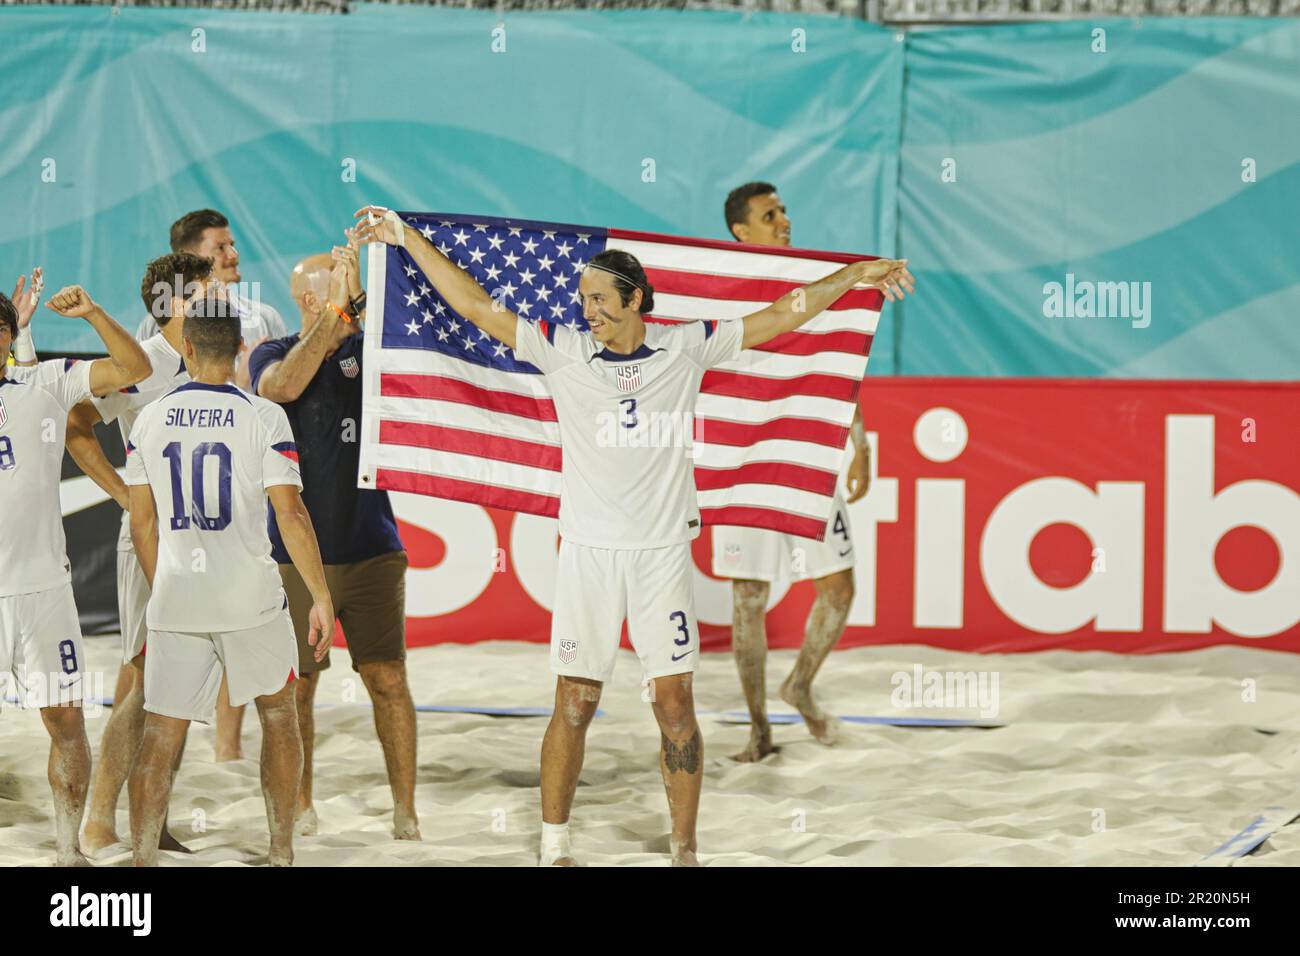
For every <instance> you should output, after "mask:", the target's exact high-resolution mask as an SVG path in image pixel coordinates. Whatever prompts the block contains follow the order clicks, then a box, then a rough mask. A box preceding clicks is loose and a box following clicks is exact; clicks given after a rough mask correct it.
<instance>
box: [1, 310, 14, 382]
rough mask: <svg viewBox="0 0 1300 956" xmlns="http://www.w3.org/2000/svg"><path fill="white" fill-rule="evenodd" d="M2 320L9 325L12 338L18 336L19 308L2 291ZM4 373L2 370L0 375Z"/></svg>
mask: <svg viewBox="0 0 1300 956" xmlns="http://www.w3.org/2000/svg"><path fill="white" fill-rule="evenodd" d="M0 322H2V323H4V324H5V325H7V326H9V336H10V339H11V340H12V339H16V338H18V309H17V308H16V307H15V306H14V304H13V301H12V300H11V299H10V298H9V296H7V295H5V294H4V293H3V292H0ZM2 374H4V373H3V372H0V375H2Z"/></svg>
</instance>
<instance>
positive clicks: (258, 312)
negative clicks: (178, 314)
mask: <svg viewBox="0 0 1300 956" xmlns="http://www.w3.org/2000/svg"><path fill="white" fill-rule="evenodd" d="M238 289H239V287H238V286H226V299H227V301H229V302H230V304H231V306H233V307H234V310H235V314H236V315H238V316H239V332H240V335H241V336H242V337H243V339H244V344H245V345H248V346H250V347H251V346H252V345H254V344H256V343H257V342H260V341H261V340H262V339H282V338H284V337H285V336H286V335H288V334H289V330H288V329H287V328H285V325H284V318H283V317H282V316H281V315H280V313H279V312H277V311H276V310H275V308H273V307H272V306H269V305H267V304H266V303H265V302H262V301H261V300H260V299H246V298H244V297H242V296H240V295H239V291H238ZM158 331H159V329H158V323H157V322H156V321H155V320H154V317H153V316H152V315H146V316H145V317H144V318H143V319H141V320H140V324H139V325H138V326H137V327H136V330H135V337H136V338H137V339H139V340H140V341H141V342H143V341H145V340H146V339H148V338H150V337H151V336H154V335H157V334H158Z"/></svg>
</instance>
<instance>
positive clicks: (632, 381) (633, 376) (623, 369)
mask: <svg viewBox="0 0 1300 956" xmlns="http://www.w3.org/2000/svg"><path fill="white" fill-rule="evenodd" d="M614 375H615V377H616V381H617V382H618V390H619V391H620V392H635V391H636V390H637V389H638V388H640V387H641V366H640V365H620V366H618V368H616V369H615V370H614Z"/></svg>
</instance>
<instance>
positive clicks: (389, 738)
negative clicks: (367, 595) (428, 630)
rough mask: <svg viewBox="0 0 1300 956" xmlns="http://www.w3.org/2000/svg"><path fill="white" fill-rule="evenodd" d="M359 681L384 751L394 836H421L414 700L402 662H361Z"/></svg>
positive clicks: (409, 838)
mask: <svg viewBox="0 0 1300 956" xmlns="http://www.w3.org/2000/svg"><path fill="white" fill-rule="evenodd" d="M359 669H360V671H361V680H362V682H363V683H364V684H365V685H366V690H367V691H368V692H369V693H370V701H371V703H372V704H374V708H375V733H376V734H377V735H378V736H379V743H380V746H381V747H383V750H384V765H385V766H386V767H387V768H388V785H389V787H390V788H391V789H392V791H393V838H394V839H396V840H418V839H420V818H419V816H418V815H417V814H416V812H415V759H416V751H415V747H416V733H415V702H414V701H412V700H411V688H410V686H409V685H408V684H407V682H406V662H405V661H376V662H374V663H369V664H362V665H360V668H359Z"/></svg>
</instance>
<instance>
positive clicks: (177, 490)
mask: <svg viewBox="0 0 1300 956" xmlns="http://www.w3.org/2000/svg"><path fill="white" fill-rule="evenodd" d="M163 457H164V458H166V459H167V461H168V463H169V464H170V466H171V476H172V518H171V528H172V530H173V531H184V530H186V529H187V528H189V527H190V525H191V522H192V523H193V526H194V528H195V530H198V531H220V530H221V529H222V528H224V527H226V526H227V525H228V524H230V517H231V513H230V448H229V447H228V446H227V445H226V443H225V442H220V441H205V442H201V443H200V444H198V445H196V446H195V448H194V451H193V453H192V454H190V456H189V459H190V461H189V465H190V476H189V486H190V503H189V505H188V506H187V505H186V502H185V487H186V482H185V455H184V452H183V451H182V449H181V443H180V442H178V441H174V442H171V443H170V444H169V445H168V446H167V447H166V448H164V449H163ZM210 457H211V458H215V459H216V460H217V463H216V468H217V499H218V501H217V514H216V516H215V517H214V516H212V515H210V514H208V500H207V495H206V493H205V491H204V482H203V469H204V466H205V465H206V464H207V460H208V458H210Z"/></svg>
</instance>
